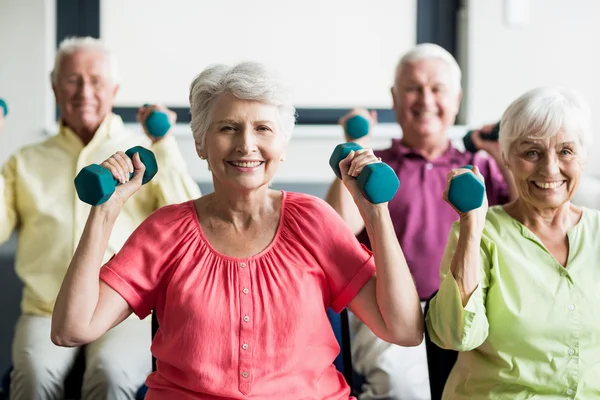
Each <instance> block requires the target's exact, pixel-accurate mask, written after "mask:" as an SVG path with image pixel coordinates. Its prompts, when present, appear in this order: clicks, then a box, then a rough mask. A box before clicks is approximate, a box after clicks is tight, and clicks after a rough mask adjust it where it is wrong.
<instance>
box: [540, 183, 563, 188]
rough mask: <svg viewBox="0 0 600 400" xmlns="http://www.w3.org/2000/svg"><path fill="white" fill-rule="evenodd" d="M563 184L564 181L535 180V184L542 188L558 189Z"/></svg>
mask: <svg viewBox="0 0 600 400" xmlns="http://www.w3.org/2000/svg"><path fill="white" fill-rule="evenodd" d="M562 184H563V182H535V185H536V186H538V187H540V188H542V189H556V188H557V187H559V186H560V185H562Z"/></svg>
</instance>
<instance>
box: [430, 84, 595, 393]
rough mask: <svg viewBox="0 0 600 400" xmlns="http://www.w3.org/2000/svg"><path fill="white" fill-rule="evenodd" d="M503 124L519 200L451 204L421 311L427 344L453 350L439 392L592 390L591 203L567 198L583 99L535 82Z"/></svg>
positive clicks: (580, 140) (584, 116)
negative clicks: (436, 278) (462, 208)
mask: <svg viewBox="0 0 600 400" xmlns="http://www.w3.org/2000/svg"><path fill="white" fill-rule="evenodd" d="M500 126H501V130H500V145H501V147H502V150H503V154H504V161H505V162H506V165H507V166H508V167H509V169H510V170H511V172H512V174H513V176H514V180H515V184H516V186H517V188H518V194H519V197H518V199H517V200H515V201H513V202H512V203H509V204H507V205H504V206H494V207H490V208H489V209H488V207H487V202H486V204H485V205H484V206H483V207H481V208H479V209H477V210H473V211H470V212H468V213H459V217H460V218H459V221H457V222H456V223H455V224H454V226H453V228H452V231H451V233H450V237H449V241H448V244H447V248H446V252H445V255H444V258H443V261H442V265H441V278H442V281H441V286H440V289H439V291H438V293H437V295H436V296H435V297H434V298H433V299H432V300H431V303H430V309H429V312H428V315H427V317H426V323H427V328H428V331H429V333H430V336H431V338H432V340H433V342H434V343H436V344H437V345H438V346H440V347H443V348H446V349H454V350H458V351H459V352H460V353H459V355H458V360H457V362H456V364H455V366H454V368H453V370H452V372H451V373H450V376H449V378H448V381H447V383H446V386H445V389H444V395H443V399H469V400H477V399H510V400H519V399H558V398H562V399H598V398H600V212H599V211H596V210H591V209H586V208H580V207H577V206H575V205H573V204H572V203H571V198H572V197H573V194H574V193H575V191H576V190H577V186H578V184H579V180H580V177H581V173H582V170H583V168H584V166H585V163H586V157H587V149H589V145H590V141H591V136H592V133H591V122H590V111H589V108H588V106H587V105H586V103H585V102H584V101H583V100H582V99H581V98H580V97H579V96H578V95H577V94H575V93H572V92H570V91H566V90H563V89H550V88H538V89H534V90H532V91H530V92H527V93H525V94H524V95H523V96H521V97H520V98H518V99H517V100H516V101H515V102H513V103H512V104H511V105H510V106H509V107H508V109H507V110H506V112H505V113H504V116H503V118H502V121H501V123H500ZM474 172H475V173H476V174H478V171H477V170H475V171H474ZM460 173H469V172H468V170H465V169H459V170H453V171H451V172H450V173H449V176H448V178H449V180H450V178H451V177H452V176H454V175H457V174H460ZM478 176H479V177H480V179H481V175H478ZM446 192H447V190H446ZM445 196H446V195H445Z"/></svg>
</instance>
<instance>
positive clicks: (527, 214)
mask: <svg viewBox="0 0 600 400" xmlns="http://www.w3.org/2000/svg"><path fill="white" fill-rule="evenodd" d="M506 208H507V209H508V210H507V211H509V212H510V211H512V214H513V216H514V217H515V218H516V219H517V220H518V221H519V222H521V223H522V224H523V225H525V226H526V227H528V228H529V229H531V230H532V231H534V232H540V231H546V230H548V229H550V230H553V231H555V230H559V231H560V232H566V231H568V230H569V229H571V228H572V227H573V226H575V225H576V224H577V222H578V221H579V218H580V217H581V210H580V209H578V208H577V207H575V206H574V205H573V204H571V202H570V201H567V202H566V203H564V204H562V205H560V206H559V207H553V208H538V207H535V206H534V205H532V204H530V203H527V202H526V201H523V200H522V199H521V198H518V199H517V200H515V201H514V202H513V203H512V204H510V205H508V206H507V207H506Z"/></svg>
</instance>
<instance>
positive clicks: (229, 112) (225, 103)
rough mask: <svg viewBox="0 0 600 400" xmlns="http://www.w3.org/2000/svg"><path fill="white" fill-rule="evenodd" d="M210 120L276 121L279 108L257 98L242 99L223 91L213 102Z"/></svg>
mask: <svg viewBox="0 0 600 400" xmlns="http://www.w3.org/2000/svg"><path fill="white" fill-rule="evenodd" d="M211 114H212V118H211V119H212V121H213V122H219V121H222V120H233V121H243V120H250V121H273V122H274V121H276V120H277V117H278V115H279V110H278V109H277V107H276V106H274V105H271V104H266V103H263V102H260V101H257V100H242V99H239V98H237V97H235V96H234V95H232V94H230V93H223V94H221V95H220V96H219V97H217V99H216V101H215V102H214V104H213V107H212V110H211Z"/></svg>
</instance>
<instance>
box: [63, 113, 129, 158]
mask: <svg viewBox="0 0 600 400" xmlns="http://www.w3.org/2000/svg"><path fill="white" fill-rule="evenodd" d="M122 128H123V119H122V118H121V117H119V116H118V115H116V114H113V113H110V114H108V115H107V116H106V117H105V118H104V120H103V121H102V123H101V124H100V126H99V127H98V130H96V133H94V137H93V138H92V140H91V141H90V143H88V145H87V146H88V147H94V146H95V145H96V144H97V143H101V142H104V141H105V140H107V139H109V138H111V137H114V136H115V135H117V134H118V133H119V132H121V131H122ZM58 134H59V136H61V137H63V138H64V139H65V140H66V141H67V143H69V144H70V145H72V146H74V147H76V148H78V150H80V151H81V150H82V149H83V148H84V147H85V146H84V145H83V142H82V141H81V139H80V138H79V136H77V134H76V133H75V132H74V131H73V130H72V129H71V128H70V127H68V126H67V125H65V124H64V121H63V120H62V118H61V119H60V121H59V123H58Z"/></svg>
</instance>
